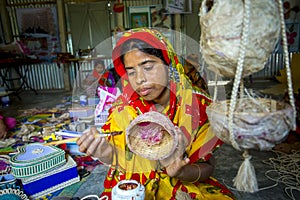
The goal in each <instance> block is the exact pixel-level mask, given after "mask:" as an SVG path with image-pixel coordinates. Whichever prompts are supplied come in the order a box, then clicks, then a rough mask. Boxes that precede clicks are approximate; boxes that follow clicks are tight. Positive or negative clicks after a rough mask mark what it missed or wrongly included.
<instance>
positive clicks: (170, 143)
mask: <svg viewBox="0 0 300 200" xmlns="http://www.w3.org/2000/svg"><path fill="white" fill-rule="evenodd" d="M126 140H127V145H128V147H129V149H130V150H131V151H132V152H134V153H136V154H137V155H139V156H141V157H144V158H147V159H150V160H161V159H164V158H167V157H169V156H170V155H172V153H173V152H174V151H175V149H176V147H177V144H178V134H177V132H176V131H175V126H174V125H173V123H172V122H171V121H170V119H169V118H168V117H167V116H165V115H163V114H161V113H158V112H154V111H151V112H147V113H145V114H142V115H139V116H138V117H137V118H135V119H134V120H133V121H132V122H131V123H130V124H129V126H128V127H127V129H126Z"/></svg>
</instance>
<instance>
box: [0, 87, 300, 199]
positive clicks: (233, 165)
mask: <svg viewBox="0 0 300 200" xmlns="http://www.w3.org/2000/svg"><path fill="white" fill-rule="evenodd" d="M259 84H261V85H260V86H258V87H262V86H265V85H266V83H259ZM70 95H71V93H70V92H64V91H56V92H53V91H52V92H43V91H38V94H37V95H35V94H34V93H33V92H23V93H21V94H20V97H21V100H19V99H18V98H16V97H14V96H11V105H10V106H8V107H2V108H1V109H0V113H3V114H4V115H6V116H16V115H18V114H19V113H20V110H23V109H29V108H52V107H55V106H56V105H57V104H60V103H61V102H62V101H63V99H64V98H66V97H68V96H70ZM242 153H243V152H240V151H237V150H235V149H234V148H233V147H232V146H231V145H228V144H224V145H223V146H221V147H220V149H219V150H218V151H217V152H216V153H215V157H216V160H217V167H216V169H215V172H214V174H213V176H214V177H215V178H216V179H217V180H219V181H220V182H221V183H222V184H224V185H226V186H227V187H228V188H229V189H231V190H232V191H233V193H234V194H235V195H236V197H237V199H240V200H269V199H271V200H285V199H291V198H289V197H288V196H287V194H286V192H285V188H286V186H285V185H284V184H282V183H278V184H277V185H276V186H274V185H275V182H274V181H271V180H270V179H269V178H267V177H266V176H265V173H266V172H267V171H268V170H270V169H272V167H271V166H269V165H267V164H265V163H264V162H263V161H265V160H268V159H270V158H273V157H276V156H277V155H276V154H275V153H274V152H271V151H257V150H251V151H250V154H251V155H252V159H251V163H252V164H253V166H254V168H255V170H256V178H257V181H258V187H259V191H258V192H255V193H247V192H240V191H237V190H236V189H235V187H234V186H233V182H232V180H233V178H234V177H235V176H236V174H237V172H238V169H239V167H240V165H241V163H242V161H243V157H242ZM103 171H105V168H103V167H100V168H97V170H95V171H94V172H93V173H92V176H90V178H89V180H88V181H87V183H86V184H87V185H85V186H83V187H84V189H81V190H80V191H78V193H77V194H76V196H77V197H83V196H85V195H87V194H91V193H92V192H93V193H95V194H97V193H99V192H101V186H102V182H101V181H102V180H103V179H102V178H99V179H98V178H97V177H98V176H100V177H103V175H104V174H105V173H103ZM99 187H100V189H99ZM266 188H267V189H266ZM298 188H299V187H298ZM294 196H295V199H300V193H299V191H298V192H296V191H295V193H294ZM57 199H59V198H57ZM61 199H63V198H62V197H61Z"/></svg>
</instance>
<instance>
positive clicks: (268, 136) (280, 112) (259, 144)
mask: <svg viewBox="0 0 300 200" xmlns="http://www.w3.org/2000/svg"><path fill="white" fill-rule="evenodd" d="M229 103H230V102H229V100H226V101H220V102H215V103H214V104H211V105H210V106H209V107H207V114H208V118H209V120H210V122H211V127H212V129H213V131H214V133H215V134H216V135H217V136H218V137H219V138H220V139H221V140H223V141H224V142H225V143H227V144H232V142H231V140H230V133H229V127H228V124H229V123H228V108H229ZM293 120H294V119H293V109H292V107H291V106H290V105H289V104H287V103H284V102H278V101H275V100H273V99H265V98H257V99H250V98H244V99H239V100H238V101H237V108H236V111H235V112H234V113H233V121H234V123H233V124H234V126H233V135H234V140H235V141H236V142H237V144H238V145H239V148H241V149H258V150H270V149H272V148H273V147H274V146H275V144H277V143H280V142H282V140H284V139H285V138H286V136H287V134H288V133H289V131H290V129H291V128H292V125H293V123H292V122H293Z"/></svg>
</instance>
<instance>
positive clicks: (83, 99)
mask: <svg viewBox="0 0 300 200" xmlns="http://www.w3.org/2000/svg"><path fill="white" fill-rule="evenodd" d="M79 99H80V105H82V106H86V105H87V103H88V101H87V96H86V95H81V96H80V98H79Z"/></svg>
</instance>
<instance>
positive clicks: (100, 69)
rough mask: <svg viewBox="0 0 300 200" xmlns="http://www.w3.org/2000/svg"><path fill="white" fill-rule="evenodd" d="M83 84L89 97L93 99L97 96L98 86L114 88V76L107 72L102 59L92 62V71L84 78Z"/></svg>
mask: <svg viewBox="0 0 300 200" xmlns="http://www.w3.org/2000/svg"><path fill="white" fill-rule="evenodd" d="M83 83H84V86H85V87H84V88H85V89H86V93H87V95H88V96H89V97H94V96H95V95H96V94H97V88H98V86H107V87H115V79H114V76H113V74H112V73H111V72H110V71H109V70H106V69H105V64H104V61H103V60H102V59H97V60H94V69H93V71H92V72H91V73H90V74H88V75H87V76H86V78H85V79H84V80H83Z"/></svg>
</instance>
